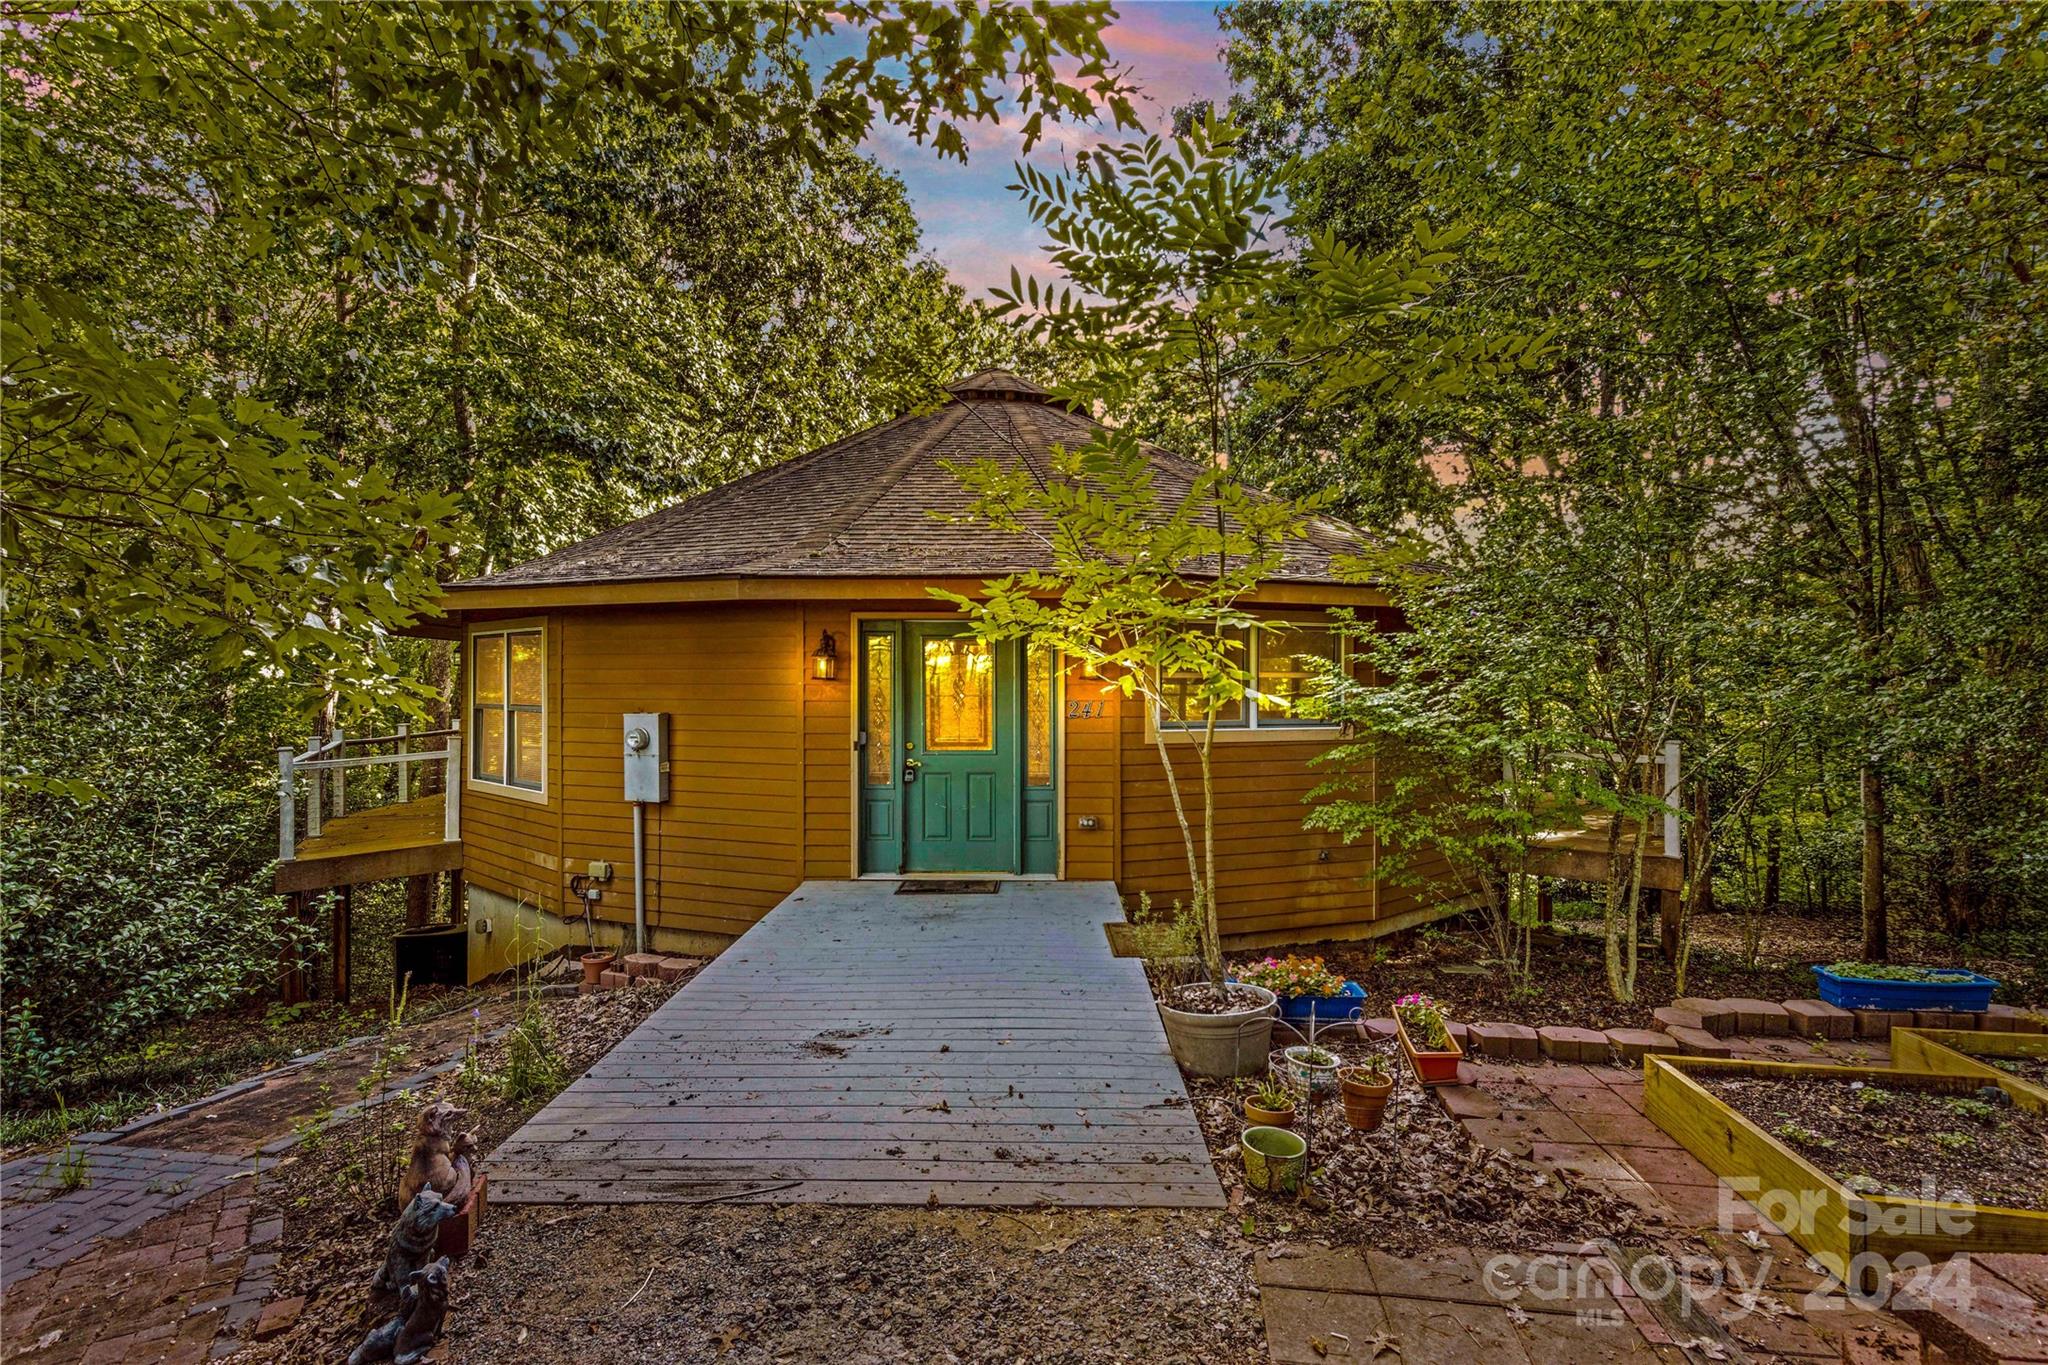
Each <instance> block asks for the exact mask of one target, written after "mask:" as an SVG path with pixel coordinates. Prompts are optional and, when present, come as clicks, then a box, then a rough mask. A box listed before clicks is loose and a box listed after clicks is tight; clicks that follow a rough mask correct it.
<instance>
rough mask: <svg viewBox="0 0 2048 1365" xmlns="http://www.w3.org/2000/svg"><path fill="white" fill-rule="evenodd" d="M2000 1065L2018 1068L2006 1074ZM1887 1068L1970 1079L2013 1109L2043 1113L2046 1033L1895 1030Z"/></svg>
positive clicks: (2047, 1090) (2047, 1103) (2047, 1078)
mask: <svg viewBox="0 0 2048 1365" xmlns="http://www.w3.org/2000/svg"><path fill="white" fill-rule="evenodd" d="M2000 1061H2007V1062H2018V1063H2020V1065H2021V1069H2017V1070H2007V1069H2005V1068H2003V1067H2000V1066H1998V1065H1997V1063H1998V1062H2000ZM1892 1063H1893V1065H1895V1066H1897V1067H1899V1068H1900V1069H1901V1070H1905V1071H1933V1072H1937V1073H1939V1074H1941V1075H1945V1076H1972V1077H1975V1078H1976V1080H1977V1084H1979V1085H1996V1086H1999V1087H2000V1088H2002V1089H2003V1090H2004V1091H2005V1093H2006V1094H2008V1095H2010V1096H2012V1098H2013V1102H2014V1103H2015V1104H2018V1105H2021V1106H2023V1107H2025V1108H2028V1109H2042V1110H2048V1033H1984V1032H1979V1031H1978V1030H1976V1029H1966V1028H1895V1029H1893V1030H1892Z"/></svg>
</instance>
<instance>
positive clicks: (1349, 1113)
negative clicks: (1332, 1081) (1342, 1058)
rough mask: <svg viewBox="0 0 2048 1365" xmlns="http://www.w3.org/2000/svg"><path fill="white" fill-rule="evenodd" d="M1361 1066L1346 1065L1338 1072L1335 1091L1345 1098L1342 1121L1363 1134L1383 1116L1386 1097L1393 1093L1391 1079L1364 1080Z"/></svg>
mask: <svg viewBox="0 0 2048 1365" xmlns="http://www.w3.org/2000/svg"><path fill="white" fill-rule="evenodd" d="M1366 1074H1367V1073H1366V1071H1365V1070H1364V1069H1363V1068H1362V1067H1355V1066H1347V1067H1345V1068H1344V1069H1343V1070H1342V1071H1339V1072H1338V1073H1337V1090H1338V1093H1339V1094H1340V1095H1342V1096H1343V1098H1344V1121H1345V1122H1346V1123H1348V1124H1350V1125H1351V1126H1352V1127H1353V1128H1356V1129H1358V1130H1359V1131H1360V1132H1363V1133H1370V1132H1371V1131H1372V1130H1373V1129H1375V1128H1377V1127H1379V1126H1380V1122H1381V1120H1383V1119H1384V1118H1385V1117H1386V1113H1387V1098H1388V1097H1389V1096H1390V1095H1392V1094H1393V1093H1394V1078H1393V1077H1392V1076H1389V1077H1387V1079H1385V1080H1384V1081H1369V1080H1366V1079H1364V1077H1365V1076H1366Z"/></svg>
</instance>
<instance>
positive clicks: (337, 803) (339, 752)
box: [334, 726, 348, 820]
mask: <svg viewBox="0 0 2048 1365" xmlns="http://www.w3.org/2000/svg"><path fill="white" fill-rule="evenodd" d="M334 756H335V758H337V759H343V758H347V757H348V736H347V735H346V734H344V733H343V732H342V730H341V728H340V727H339V726H337V727H335V731H334ZM346 814H348V769H346V768H336V769H335V770H334V816H335V818H336V819H337V820H338V819H340V818H341V817H342V816H344V815H346Z"/></svg>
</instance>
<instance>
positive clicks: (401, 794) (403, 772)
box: [398, 721, 412, 806]
mask: <svg viewBox="0 0 2048 1365" xmlns="http://www.w3.org/2000/svg"><path fill="white" fill-rule="evenodd" d="M410 734H412V726H411V725H409V724H407V723H406V722H405V721H400V722H398V752H399V755H400V757H401V759H402V758H403V756H404V755H406V754H409V753H411V752H412V743H411V741H410V740H409V739H407V736H408V735H410ZM410 800H412V764H410V763H406V762H402V761H401V762H400V763H399V765H398V804H399V805H401V806H402V805H404V804H405V803H406V802H408V801H410Z"/></svg>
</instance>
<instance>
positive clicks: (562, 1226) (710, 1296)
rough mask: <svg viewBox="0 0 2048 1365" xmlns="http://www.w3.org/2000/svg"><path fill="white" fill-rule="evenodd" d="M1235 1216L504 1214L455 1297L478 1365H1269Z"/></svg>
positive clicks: (807, 1208) (837, 1211)
mask: <svg viewBox="0 0 2048 1365" xmlns="http://www.w3.org/2000/svg"><path fill="white" fill-rule="evenodd" d="M1238 1227H1239V1220H1238V1218H1237V1217H1236V1216H1234V1215H1229V1214H1224V1213H1177V1212H1176V1213H1168V1212H1160V1211H1152V1210H1140V1211H1132V1212H1124V1211H1114V1210H1104V1211H1087V1210H1083V1211H1071V1212H1058V1213H1050V1212H1047V1213H1039V1212H1026V1213H1006V1212H996V1211H993V1210H962V1209H865V1208H833V1207H830V1206H827V1205H818V1204H797V1205H787V1206H785V1207H782V1208H779V1209H767V1208H751V1207H749V1208H722V1207H698V1208H691V1207H677V1206H673V1205H670V1206H660V1205H642V1206H638V1207H628V1208H606V1209H577V1210H560V1209H546V1208H529V1209H519V1210H501V1211H499V1213H498V1214H496V1215H494V1217H493V1221H492V1225H491V1229H490V1249H489V1252H488V1255H487V1256H486V1258H485V1259H484V1262H483V1264H481V1265H480V1266H478V1267H476V1268H475V1269H474V1270H472V1271H470V1272H469V1273H467V1274H465V1275H462V1276H459V1277H458V1289H457V1298H458V1301H457V1304H456V1306H455V1309H454V1310H453V1311H451V1313H450V1315H449V1321H450V1324H451V1330H450V1335H449V1340H450V1344H451V1346H452V1349H453V1353H454V1355H455V1357H456V1358H457V1359H461V1360H465V1361H469V1360H474V1361H522V1362H523V1361H543V1362H546V1361H571V1360H573V1361H587V1360H591V1359H596V1358H600V1357H601V1358H603V1359H605V1360H619V1361H641V1360H644V1361H676V1360H725V1361H732V1362H735V1363H736V1365H744V1363H745V1362H766V1361H806V1362H808V1361H832V1362H836V1365H864V1363H865V1362H879V1361H892V1362H893V1361H933V1362H983V1361H998V1360H1001V1361H1023V1360H1029V1361H1047V1362H1110V1361H1147V1362H1196V1361H1202V1362H1209V1361H1214V1362H1247V1365H1249V1363H1250V1362H1255V1361H1259V1360H1262V1359H1264V1355H1265V1350H1264V1338H1263V1335H1262V1332H1261V1328H1260V1322H1259V1310H1258V1295H1257V1291H1256V1290H1255V1289H1254V1288H1253V1284H1252V1273H1251V1256H1252V1253H1253V1252H1254V1251H1255V1250H1256V1246H1257V1244H1256V1243H1254V1242H1253V1241H1251V1240H1249V1239H1247V1238H1245V1237H1243V1236H1242V1235H1241V1234H1240V1232H1239V1231H1238Z"/></svg>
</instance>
